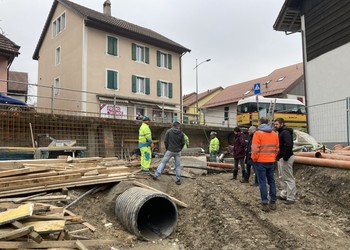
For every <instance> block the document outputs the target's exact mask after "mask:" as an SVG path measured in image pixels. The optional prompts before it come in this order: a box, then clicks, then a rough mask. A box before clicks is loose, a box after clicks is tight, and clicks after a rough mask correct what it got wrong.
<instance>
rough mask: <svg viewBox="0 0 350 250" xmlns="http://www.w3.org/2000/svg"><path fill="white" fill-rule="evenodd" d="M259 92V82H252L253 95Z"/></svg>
mask: <svg viewBox="0 0 350 250" xmlns="http://www.w3.org/2000/svg"><path fill="white" fill-rule="evenodd" d="M258 94H260V83H255V84H254V95H258Z"/></svg>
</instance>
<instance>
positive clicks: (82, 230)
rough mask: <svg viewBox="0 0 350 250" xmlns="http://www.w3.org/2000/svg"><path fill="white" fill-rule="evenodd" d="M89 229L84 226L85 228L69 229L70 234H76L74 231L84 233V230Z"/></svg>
mask: <svg viewBox="0 0 350 250" xmlns="http://www.w3.org/2000/svg"><path fill="white" fill-rule="evenodd" d="M88 230H90V229H89V228H87V227H85V228H81V229H77V230H74V231H69V233H70V234H76V233H82V232H83V233H85V232H86V231H88Z"/></svg>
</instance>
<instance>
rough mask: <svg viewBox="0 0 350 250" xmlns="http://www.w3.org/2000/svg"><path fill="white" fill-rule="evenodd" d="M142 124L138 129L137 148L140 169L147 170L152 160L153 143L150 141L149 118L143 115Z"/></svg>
mask: <svg viewBox="0 0 350 250" xmlns="http://www.w3.org/2000/svg"><path fill="white" fill-rule="evenodd" d="M142 121H143V122H142V125H141V127H140V129H139V149H140V152H141V171H142V172H149V167H150V165H151V161H152V150H151V148H152V149H153V148H154V143H153V141H152V133H151V129H150V128H149V123H150V118H149V117H148V116H144V117H143V118H142Z"/></svg>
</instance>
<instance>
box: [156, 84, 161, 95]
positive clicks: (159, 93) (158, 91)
mask: <svg viewBox="0 0 350 250" xmlns="http://www.w3.org/2000/svg"><path fill="white" fill-rule="evenodd" d="M161 95H162V90H161V83H160V81H157V96H161Z"/></svg>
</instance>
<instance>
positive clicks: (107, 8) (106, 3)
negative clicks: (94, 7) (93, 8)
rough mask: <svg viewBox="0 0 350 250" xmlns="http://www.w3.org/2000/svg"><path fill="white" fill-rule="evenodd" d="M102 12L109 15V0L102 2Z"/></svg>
mask: <svg viewBox="0 0 350 250" xmlns="http://www.w3.org/2000/svg"><path fill="white" fill-rule="evenodd" d="M103 14H105V15H107V16H110V15H111V2H110V1H109V0H106V1H105V2H104V3H103Z"/></svg>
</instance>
